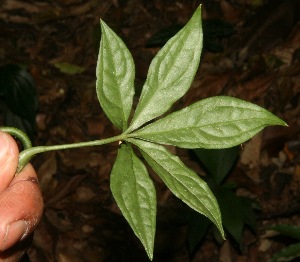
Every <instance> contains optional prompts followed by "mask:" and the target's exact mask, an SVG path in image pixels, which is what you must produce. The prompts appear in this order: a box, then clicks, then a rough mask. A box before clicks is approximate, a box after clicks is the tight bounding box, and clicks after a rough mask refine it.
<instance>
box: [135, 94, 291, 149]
mask: <svg viewBox="0 0 300 262" xmlns="http://www.w3.org/2000/svg"><path fill="white" fill-rule="evenodd" d="M271 125H283V126H286V125H287V124H286V123H285V122H284V121H283V120H281V119H280V118H278V117H277V116H275V115H273V114H272V113H271V112H269V111H267V110H266V109H264V108H261V107H259V106H257V105H254V104H252V103H249V102H246V101H243V100H240V99H237V98H233V97H227V96H217V97H211V98H207V99H203V100H201V101H199V102H196V103H194V104H192V105H190V106H188V107H186V108H184V109H181V110H179V111H177V112H174V113H172V114H170V115H168V116H166V117H164V118H162V119H160V120H157V121H156V122H154V123H152V124H149V125H147V126H145V127H144V128H142V129H140V130H137V131H135V132H134V133H132V136H134V137H137V138H141V139H144V140H148V141H152V142H157V143H163V144H171V145H175V146H178V147H182V148H216V149H217V148H226V147H233V146H236V145H238V144H241V143H243V142H245V141H246V140H248V139H250V138H251V137H253V136H254V135H255V134H256V133H258V132H259V131H261V130H262V129H263V128H264V127H266V126H271Z"/></svg>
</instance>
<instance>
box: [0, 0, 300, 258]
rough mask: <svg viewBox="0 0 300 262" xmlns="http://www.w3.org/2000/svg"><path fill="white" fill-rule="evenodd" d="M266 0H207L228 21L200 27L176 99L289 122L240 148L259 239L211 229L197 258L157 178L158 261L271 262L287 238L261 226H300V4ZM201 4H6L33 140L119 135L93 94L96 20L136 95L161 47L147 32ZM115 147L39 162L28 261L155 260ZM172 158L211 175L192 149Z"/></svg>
mask: <svg viewBox="0 0 300 262" xmlns="http://www.w3.org/2000/svg"><path fill="white" fill-rule="evenodd" d="M264 2H265V1H263V0H261V1H259V0H258V1H257V0H256V1H254V0H252V1H251V0H219V1H210V0H205V1H201V3H203V18H204V19H205V20H207V21H209V20H210V19H219V21H223V23H221V24H220V25H219V26H220V27H217V28H216V30H214V29H211V30H210V32H208V31H209V29H208V30H207V32H206V31H205V30H204V38H206V39H207V40H205V41H206V42H205V48H204V52H203V56H202V60H201V65H200V69H199V72H198V73H197V75H196V78H195V81H194V83H193V84H192V87H191V89H190V90H189V91H188V93H187V94H186V95H185V96H184V97H183V98H182V99H181V101H180V102H181V103H180V105H181V106H183V105H188V104H190V103H192V102H194V101H197V100H199V99H203V98H206V97H210V96H215V95H230V96H235V97H238V98H241V99H245V100H247V101H250V102H253V103H255V104H258V105H261V106H263V107H265V108H267V109H268V110H270V111H271V112H273V113H274V114H275V115H277V116H279V117H280V118H282V119H284V120H285V121H286V122H287V123H288V124H289V127H288V128H284V127H269V128H266V129H265V130H264V131H263V132H261V133H259V134H258V135H257V136H255V137H254V138H253V139H252V140H250V141H248V142H246V143H245V144H243V146H242V147H241V149H240V153H239V161H238V163H237V164H236V166H235V168H234V169H233V170H232V172H231V174H230V176H229V177H228V178H227V180H228V181H231V182H235V183H236V184H237V189H236V194H238V195H240V196H246V197H249V198H251V199H253V200H255V201H257V203H258V204H259V206H260V211H258V212H257V221H256V222H257V224H256V232H253V231H251V230H249V229H248V228H245V230H244V231H243V237H242V241H241V242H242V243H241V246H242V248H241V250H239V248H238V247H237V245H236V244H235V243H234V241H231V240H230V238H229V239H228V240H227V241H225V242H221V243H219V242H218V241H216V240H215V239H214V238H213V235H212V233H211V232H210V231H209V232H208V234H207V236H206V237H205V239H204V240H203V241H202V242H201V243H200V244H199V245H198V246H197V248H196V249H195V250H194V252H193V253H192V254H190V253H189V249H188V245H187V242H188V241H187V238H188V237H187V236H188V224H189V218H188V214H189V211H186V207H184V206H183V205H182V203H181V201H179V200H178V199H176V198H175V197H174V196H173V195H172V193H170V192H169V190H168V189H167V188H166V187H165V186H164V185H163V183H162V182H161V181H160V180H159V179H158V178H157V177H155V176H154V180H155V184H156V187H157V196H158V206H159V207H158V217H157V221H158V228H157V237H156V242H155V255H154V261H164V262H165V261H170V262H171V261H172V262H175V261H178V262H187V261H192V262H204V261H208V262H213V261H223V262H231V261H232V262H235V261H238V262H244V261H247V262H256V261H267V260H268V259H269V258H270V257H271V255H272V254H274V252H276V251H278V250H279V249H281V248H282V247H284V246H286V244H287V243H291V242H290V241H289V240H287V239H280V238H279V239H277V238H272V237H270V236H272V234H271V232H270V231H267V230H266V226H268V225H275V224H291V225H297V226H300V216H299V214H300V123H299V121H300V118H299V116H300V23H299V14H300V8H299V3H298V1H297V0H289V1H277V0H276V1H273V0H272V1H270V2H271V4H268V3H266V4H264ZM199 3H200V1H191V0H172V1H170V0H167V1H166V0H154V1H146V0H142V1H141V0H127V1H126V0H106V1H97V0H87V1H81V0H64V1H57V0H55V1H46V0H45V1H33V0H30V1H22V0H6V1H1V3H0V64H1V65H4V64H7V63H14V64H19V65H26V67H27V69H28V71H29V72H30V73H31V74H32V76H33V79H34V81H35V84H36V88H37V94H38V100H39V108H38V113H37V117H36V121H37V131H38V132H37V135H36V137H35V139H34V144H35V145H52V144H63V143H72V142H79V141H87V140H92V139H99V138H106V137H110V136H113V135H116V134H118V130H116V129H114V128H113V127H112V125H111V123H110V122H109V121H108V119H107V118H106V116H105V115H104V113H103V111H102V110H101V108H100V106H99V102H98V100H97V96H96V92H95V80H96V76H95V68H96V62H97V55H98V48H99V41H100V27H99V19H100V18H101V19H103V20H104V21H105V22H106V23H107V24H108V25H109V26H110V27H111V28H113V30H115V32H116V33H117V34H118V35H119V36H120V37H121V38H122V39H123V40H124V42H125V43H126V45H127V46H128V48H129V50H130V51H131V52H132V55H133V57H134V61H135V64H136V87H137V93H139V90H140V89H141V87H142V85H143V82H144V81H145V79H146V75H147V70H148V67H149V64H150V62H151V59H152V58H153V57H154V55H155V54H156V53H157V51H158V50H159V48H160V46H161V42H162V41H163V39H161V38H163V36H162V35H160V36H158V42H156V43H155V44H153V42H152V44H150V43H149V41H150V40H151V39H152V40H153V38H151V37H152V36H153V35H154V34H156V33H157V32H161V30H162V29H165V28H169V30H171V29H172V28H173V29H174V28H175V27H176V26H178V25H182V24H185V23H186V22H187V21H188V19H189V18H190V17H191V15H192V13H193V12H194V10H195V9H196V8H197V6H198V5H199ZM224 21H226V23H225V22H224ZM227 23H229V24H230V25H231V27H230V28H228V27H227V26H226V25H228V24H227ZM165 32H167V33H168V30H167V31H165ZM71 65H76V66H78V68H77V67H75V69H74V67H72V66H71ZM77 69H78V71H77ZM117 148H118V144H117V143H116V144H111V145H107V146H102V147H96V148H83V149H77V150H67V151H59V152H53V153H46V154H42V155H40V156H38V157H36V158H35V159H34V160H33V165H34V167H35V168H36V170H37V173H38V175H39V179H40V185H41V188H42V191H43V196H44V201H45V210H44V215H43V218H42V221H41V223H40V224H39V226H38V227H37V229H36V232H35V234H34V239H33V245H32V248H31V249H30V250H29V252H28V253H29V256H30V260H31V261H32V262H39V261H59V262H69V261H70V262H71V261H72V262H76V261H86V262H92V261H98V262H100V261H109V262H113V261H116V262H119V261H148V260H147V257H146V254H145V251H144V250H143V248H142V246H141V244H140V243H139V241H138V239H137V238H136V237H135V236H134V234H133V232H132V231H131V229H130V228H129V226H128V224H127V223H126V221H125V220H124V218H123V217H122V215H121V214H120V211H119V210H118V207H117V206H116V204H115V202H114V200H113V197H112V195H111V192H110V189H109V175H110V170H111V168H112V165H113V163H114V160H115V157H116V152H117ZM174 151H175V152H176V153H177V154H178V155H179V156H180V157H181V158H182V159H183V160H184V162H185V163H187V164H188V165H189V166H190V167H192V168H194V169H195V170H197V172H198V173H199V175H201V176H205V172H204V171H203V170H202V169H201V166H200V164H199V163H198V162H197V161H195V159H194V158H192V157H191V154H190V152H188V151H186V150H182V149H180V150H178V149H174ZM185 211H186V212H185ZM232 212H234V210H233V211H232ZM185 216H186V217H185Z"/></svg>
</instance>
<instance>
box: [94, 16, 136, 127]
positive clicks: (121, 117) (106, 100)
mask: <svg viewBox="0 0 300 262" xmlns="http://www.w3.org/2000/svg"><path fill="white" fill-rule="evenodd" d="M101 29H102V39H101V43H100V50H99V57H98V63H97V70H96V76H97V81H96V90H97V96H98V100H99V102H100V104H101V107H102V108H103V111H104V112H105V114H106V115H107V117H108V118H109V119H110V121H111V122H112V123H113V124H114V125H115V126H116V127H118V128H119V129H121V130H123V131H124V130H125V129H127V121H128V117H129V115H130V112H131V107H132V101H133V96H134V77H135V68H134V62H133V59H132V56H131V54H130V52H129V50H128V49H127V47H126V46H125V44H124V42H123V41H122V40H121V39H120V38H119V37H118V36H117V35H116V34H115V33H114V32H113V31H112V30H111V29H110V28H109V27H108V25H106V24H105V22H103V21H101Z"/></svg>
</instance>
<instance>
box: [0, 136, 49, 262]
mask: <svg viewBox="0 0 300 262" xmlns="http://www.w3.org/2000/svg"><path fill="white" fill-rule="evenodd" d="M18 157H19V150H18V146H17V144H16V142H15V141H14V139H13V138H12V137H11V136H10V135H8V134H6V133H4V132H1V131H0V261H6V262H15V261H19V260H20V259H21V257H22V256H23V254H24V253H25V252H26V251H27V249H28V247H29V245H30V242H31V241H30V238H31V237H30V236H31V235H32V234H31V233H32V232H33V230H34V228H35V227H36V226H37V224H38V222H39V221H40V219H41V216H42V212H43V206H44V204H43V199H42V195H41V191H40V188H39V185H38V181H37V175H36V173H35V171H34V169H33V167H32V166H31V165H30V164H28V165H26V166H25V168H24V169H23V170H22V171H21V172H20V173H19V174H18V175H17V176H15V173H16V169H17V165H18Z"/></svg>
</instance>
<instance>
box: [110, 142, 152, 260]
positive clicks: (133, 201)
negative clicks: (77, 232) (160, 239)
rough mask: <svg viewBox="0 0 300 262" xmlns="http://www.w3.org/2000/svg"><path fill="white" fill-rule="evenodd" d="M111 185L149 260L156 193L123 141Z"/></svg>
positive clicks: (142, 166) (135, 157)
mask: <svg viewBox="0 0 300 262" xmlns="http://www.w3.org/2000/svg"><path fill="white" fill-rule="evenodd" d="M110 187H111V191H112V194H113V196H114V198H115V200H116V202H117V204H118V206H119V208H120V210H121V212H122V214H123V215H124V217H125V218H126V220H127V222H128V223H129V225H130V226H131V228H132V229H133V231H134V233H135V234H136V236H137V237H138V238H139V239H140V241H141V242H142V244H143V245H144V248H145V250H146V252H147V254H148V256H149V258H150V259H151V260H152V257H153V248H154V236H155V226H156V193H155V188H154V185H153V182H152V180H151V179H150V177H149V175H148V172H147V169H146V167H145V165H144V164H143V163H142V162H141V160H139V158H138V157H137V156H136V155H135V154H134V152H133V150H132V148H131V146H130V145H127V144H122V145H121V147H120V149H119V151H118V156H117V159H116V162H115V164H114V166H113V169H112V173H111V179H110Z"/></svg>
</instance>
